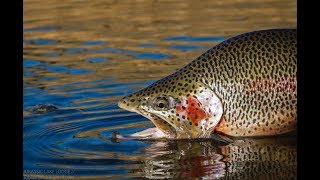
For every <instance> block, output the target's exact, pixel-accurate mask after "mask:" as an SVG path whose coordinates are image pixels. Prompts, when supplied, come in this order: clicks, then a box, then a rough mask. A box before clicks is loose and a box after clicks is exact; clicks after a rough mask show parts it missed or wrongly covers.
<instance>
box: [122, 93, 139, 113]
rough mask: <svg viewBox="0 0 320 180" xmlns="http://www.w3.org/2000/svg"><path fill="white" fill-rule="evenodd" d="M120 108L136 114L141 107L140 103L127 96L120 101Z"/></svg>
mask: <svg viewBox="0 0 320 180" xmlns="http://www.w3.org/2000/svg"><path fill="white" fill-rule="evenodd" d="M118 106H119V107H120V108H122V109H125V110H128V111H132V112H136V111H137V109H138V108H139V106H140V103H139V102H138V101H137V100H136V99H134V98H130V97H129V96H125V97H123V98H122V99H120V100H119V101H118Z"/></svg>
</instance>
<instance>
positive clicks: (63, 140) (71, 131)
mask: <svg viewBox="0 0 320 180" xmlns="http://www.w3.org/2000/svg"><path fill="white" fill-rule="evenodd" d="M23 15H24V21H23V24H24V41H23V47H24V52H23V58H24V62H23V66H24V72H23V87H24V97H23V98H24V99H23V100H24V103H23V109H24V112H23V115H24V119H23V160H24V161H23V166H24V177H25V178H35V179H51V178H56V179H72V178H77V179H78V178H83V179H108V178H110V179H131V178H137V179H143V178H150V179H161V178H162V179H163V178H167V179H168V178H187V179H195V178H200V177H202V178H205V179H206V178H207V179H215V178H216V179H219V178H220V179H295V177H296V153H297V152H296V140H295V137H278V138H254V139H252V138H242V139H237V140H236V141H235V142H234V143H232V144H229V145H225V144H221V143H220V144H219V143H218V142H215V141H210V140H208V141H203V142H198V141H137V140H126V141H120V142H112V141H111V140H110V136H111V134H112V132H114V131H119V132H120V133H121V134H130V133H134V132H137V131H140V130H143V129H146V128H149V127H153V125H152V123H150V121H148V120H147V119H146V118H144V117H142V116H140V115H137V114H135V113H131V112H127V111H124V110H121V109H119V108H118V107H117V105H116V102H117V101H118V100H119V99H120V98H121V97H122V96H124V95H126V94H129V93H132V92H134V91H137V90H139V89H140V88H143V87H146V86H147V85H149V84H151V83H152V82H154V81H155V80H157V79H160V78H162V77H164V76H166V75H168V74H170V73H172V72H174V71H176V69H178V68H180V67H181V66H183V65H185V64H187V63H188V62H190V61H191V60H192V59H194V58H196V57H197V56H199V55H200V54H201V53H202V52H204V51H205V50H207V49H209V48H210V47H212V46H214V45H216V44H217V43H219V42H221V41H222V40H224V39H226V38H229V37H231V36H234V35H236V34H239V33H243V32H247V31H253V30H259V29H269V28H281V27H288V28H294V27H296V1H294V0H281V1H278V0H268V1H264V2H263V1H258V0H256V1H255V0H218V1H199V2H198V1H182V0H181V1H178V0H174V1H154V0H145V1H144V0H139V1H121V3H120V1H81V0H66V1H59V0H50V1H42V0H24V13H23ZM37 104H53V105H55V106H57V107H58V109H57V110H54V111H52V112H48V113H43V114H36V113H33V112H32V111H31V110H30V109H32V107H34V106H35V105H37Z"/></svg>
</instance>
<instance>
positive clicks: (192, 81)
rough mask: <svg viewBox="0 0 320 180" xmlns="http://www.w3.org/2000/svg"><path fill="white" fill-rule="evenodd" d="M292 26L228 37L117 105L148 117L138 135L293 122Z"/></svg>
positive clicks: (283, 127) (278, 129)
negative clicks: (148, 123)
mask: <svg viewBox="0 0 320 180" xmlns="http://www.w3.org/2000/svg"><path fill="white" fill-rule="evenodd" d="M296 36H297V35H296V30H295V29H270V30H261V31H254V32H249V33H244V34H241V35H238V36H235V37H232V38H230V39H228V40H226V41H223V42H221V43H220V44H218V45H216V46H214V47H212V48H211V49H209V50H207V51H206V52H205V53H203V54H202V55H201V56H199V57H198V58H196V59H195V60H193V61H191V62H190V63H189V64H187V65H186V66H184V67H182V68H181V69H179V70H178V71H176V72H175V73H173V74H171V75H169V76H167V77H164V78H162V79H160V80H158V81H156V82H155V83H153V84H151V85H150V86H148V87H146V88H144V89H142V90H140V91H138V92H136V93H133V94H130V95H128V96H125V97H124V98H122V99H121V100H120V101H119V103H118V105H119V107H121V108H123V109H126V110H128V111H132V112H136V113H139V114H141V115H142V116H145V117H146V118H148V119H150V120H151V121H152V122H153V124H154V125H155V126H156V128H151V129H147V130H145V131H142V132H138V133H135V134H132V135H131V136H132V137H138V138H139V137H141V138H147V137H148V138H169V139H191V138H209V137H210V134H211V133H212V132H213V131H215V132H217V133H220V134H225V135H228V136H237V137H239V136H269V135H278V134H283V133H288V132H290V131H293V130H295V129H296V124H297V113H296V110H297V80H296V72H297V40H296Z"/></svg>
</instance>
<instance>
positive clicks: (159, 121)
mask: <svg viewBox="0 0 320 180" xmlns="http://www.w3.org/2000/svg"><path fill="white" fill-rule="evenodd" d="M136 112H137V113H139V114H141V115H142V116H144V117H146V118H147V119H149V120H150V121H151V122H152V123H153V124H154V125H155V127H156V128H158V129H159V130H160V131H162V132H163V133H164V134H165V135H166V137H167V138H169V139H174V138H176V137H177V131H176V128H175V127H174V126H172V125H171V124H170V123H168V122H167V121H166V120H165V118H163V117H159V116H157V115H154V114H151V113H149V112H147V111H145V110H144V109H140V112H139V111H136Z"/></svg>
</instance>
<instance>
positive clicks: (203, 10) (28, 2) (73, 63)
mask: <svg viewBox="0 0 320 180" xmlns="http://www.w3.org/2000/svg"><path fill="white" fill-rule="evenodd" d="M23 15H24V24H23V26H24V29H31V28H38V27H47V26H54V27H56V28H57V30H52V31H25V32H24V39H37V38H38V39H53V40H57V41H59V43H57V44H53V45H50V44H49V45H42V46H37V45H32V44H24V58H30V59H32V58H37V56H39V55H41V54H45V53H49V52H57V53H60V56H57V57H42V59H41V60H43V61H46V62H50V63H57V64H63V65H68V66H70V67H76V68H83V69H91V70H94V71H96V72H95V74H94V75H90V76H88V75H77V76H74V75H69V74H66V75H65V74H64V75H62V74H59V73H54V72H43V73H45V75H46V76H49V77H50V76H51V77H59V79H58V80H57V81H48V82H43V83H45V84H44V85H51V84H61V83H70V82H74V81H91V80H94V79H101V78H109V77H115V78H119V81H121V82H124V81H126V82H133V81H136V82H139V81H143V80H150V79H153V80H155V79H158V78H161V77H163V76H165V75H168V74H170V73H172V72H174V71H175V70H176V69H177V68H180V67H181V66H182V65H185V64H187V63H188V62H190V61H191V60H192V59H194V58H196V57H197V56H199V55H200V54H201V53H202V52H204V51H205V50H206V49H209V47H211V46H213V45H215V44H216V43H218V42H193V43H191V42H182V41H181V42H172V41H165V40H164V39H165V38H167V37H172V36H181V35H186V36H197V37H198V36H221V37H226V38H227V37H230V36H234V35H237V34H239V33H244V32H248V31H253V30H259V29H269V28H295V27H296V1H295V0H281V1H279V0H264V1H260V0H216V1H210V0H208V1H200V2H198V1H193V0H174V1H157V0H139V1H132V0H125V1H78V0H66V1H60V0H50V1H42V0H24V10H23ZM92 40H99V41H106V44H105V45H100V46H99V48H101V47H108V48H117V49H124V50H132V51H137V52H146V51H147V52H152V53H154V52H157V53H164V54H169V55H171V58H168V59H163V60H161V61H157V60H154V61H150V60H148V59H136V58H133V57H132V56H130V55H125V54H121V53H85V52H84V53H73V54H71V53H66V52H64V48H85V49H88V50H90V49H95V48H96V46H90V47H84V46H81V45H80V44H81V42H85V41H92ZM141 43H152V44H155V45H156V46H154V47H147V48H145V47H139V46H137V45H138V44H141ZM174 44H179V45H180V44H193V45H194V44H196V45H202V46H205V47H204V48H200V49H197V50H193V51H187V52H182V51H177V50H175V49H170V48H168V46H170V45H174ZM97 56H104V57H107V58H108V60H107V61H106V62H104V63H103V64H102V65H101V64H99V65H97V64H94V63H88V62H86V61H85V59H86V58H89V57H97ZM43 73H41V74H42V75H43ZM33 78H34V77H33ZM30 80H31V81H32V80H33V79H30Z"/></svg>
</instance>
